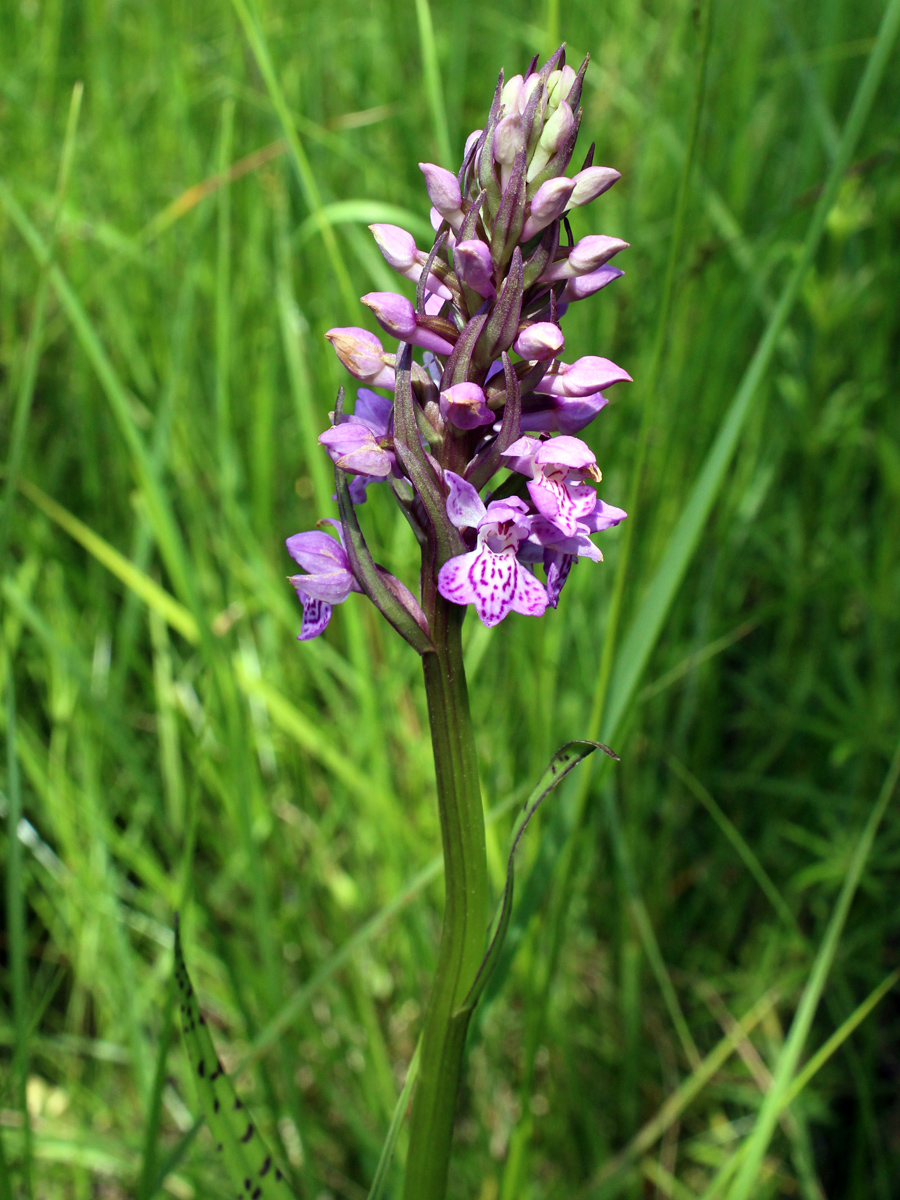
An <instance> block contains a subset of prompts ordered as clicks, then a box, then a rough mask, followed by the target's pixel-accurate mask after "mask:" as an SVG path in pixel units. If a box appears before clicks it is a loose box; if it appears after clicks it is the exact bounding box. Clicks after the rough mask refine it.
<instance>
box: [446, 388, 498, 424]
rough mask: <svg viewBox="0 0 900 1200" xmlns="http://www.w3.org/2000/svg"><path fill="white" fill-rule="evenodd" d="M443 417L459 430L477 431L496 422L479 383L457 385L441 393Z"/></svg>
mask: <svg viewBox="0 0 900 1200" xmlns="http://www.w3.org/2000/svg"><path fill="white" fill-rule="evenodd" d="M441 416H442V417H443V418H444V420H445V421H449V422H450V424H451V425H455V426H456V428H457V429H477V428H478V426H479V425H490V424H491V423H492V422H493V421H494V420H495V416H494V414H493V413H492V412H491V410H490V409H489V408H488V406H487V402H486V400H485V398H484V392H483V391H482V390H481V388H480V387H479V386H478V384H477V383H455V384H454V385H453V387H450V388H447V390H446V391H445V392H441Z"/></svg>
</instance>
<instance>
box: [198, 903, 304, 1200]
mask: <svg viewBox="0 0 900 1200" xmlns="http://www.w3.org/2000/svg"><path fill="white" fill-rule="evenodd" d="M175 982H176V984H177V986H178V999H179V1004H180V1011H181V1031H182V1033H183V1035H184V1044H185V1049H186V1050H187V1054H188V1059H189V1060H190V1064H191V1069H192V1072H193V1075H194V1080H195V1082H196V1085H197V1095H198V1097H199V1101H200V1107H201V1109H202V1110H203V1115H204V1117H205V1118H206V1123H207V1125H208V1126H209V1131H210V1133H211V1134H212V1136H213V1141H214V1142H215V1144H216V1149H217V1150H218V1151H219V1153H220V1154H221V1156H222V1159H223V1162H224V1164H225V1169H226V1171H227V1172H228V1176H229V1179H230V1181H231V1184H232V1186H233V1188H234V1191H233V1192H232V1195H233V1196H236V1197H238V1198H239V1200H296V1196H295V1193H294V1192H293V1190H292V1189H291V1188H290V1187H289V1186H288V1183H287V1181H286V1180H285V1178H284V1175H283V1174H282V1172H281V1170H280V1168H279V1167H278V1166H276V1164H275V1161H274V1159H273V1158H272V1155H271V1153H270V1152H269V1149H268V1147H267V1146H266V1144H265V1142H264V1141H263V1139H262V1137H261V1135H260V1132H259V1130H258V1129H257V1128H256V1125H255V1124H254V1122H253V1120H252V1118H251V1117H250V1115H249V1113H248V1112H247V1110H246V1108H244V1105H243V1104H242V1102H241V1100H240V1099H239V1097H238V1095H237V1093H236V1092H235V1090H234V1087H233V1086H232V1083H231V1080H230V1079H229V1078H228V1076H227V1075H226V1074H225V1071H224V1070H223V1068H222V1064H221V1063H220V1062H219V1058H218V1055H217V1054H216V1051H215V1047H214V1046H213V1043H212V1038H211V1037H210V1035H209V1030H208V1029H207V1027H206V1019H205V1017H204V1016H203V1014H202V1013H201V1011H200V1006H199V1004H198V1003H197V996H196V994H195V992H194V989H193V987H192V986H191V981H190V978H189V976H188V973H187V967H186V966H185V963H184V956H183V954H182V952H181V938H180V936H179V930H178V922H177V921H176V923H175Z"/></svg>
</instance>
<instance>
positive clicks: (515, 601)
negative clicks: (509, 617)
mask: <svg viewBox="0 0 900 1200" xmlns="http://www.w3.org/2000/svg"><path fill="white" fill-rule="evenodd" d="M549 603H550V597H549V596H548V595H547V589H546V588H545V587H544V585H543V584H542V583H541V581H540V580H539V579H536V578H535V576H534V575H532V574H531V572H530V571H529V570H527V569H526V568H525V567H523V566H522V564H521V563H516V576H515V590H514V591H513V597H512V608H513V610H514V611H515V612H517V613H523V614H524V615H525V616H526V617H542V616H543V615H544V612H545V611H546V608H547V605H548V604H549Z"/></svg>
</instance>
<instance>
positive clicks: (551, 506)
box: [528, 475, 597, 537]
mask: <svg viewBox="0 0 900 1200" xmlns="http://www.w3.org/2000/svg"><path fill="white" fill-rule="evenodd" d="M528 493H529V495H530V496H531V499H532V501H533V502H534V507H535V508H536V509H537V510H538V512H539V513H541V515H542V516H544V517H546V518H547V520H548V521H552V522H553V523H554V524H555V525H557V526H558V527H559V530H560V532H561V533H562V534H563V536H565V537H573V536H574V534H575V532H576V530H577V528H578V521H579V519H580V518H582V517H586V516H587V514H588V513H590V512H592V511H593V509H594V505H595V504H596V503H597V493H596V492H595V491H594V489H593V488H592V487H590V486H589V485H588V484H585V483H569V482H568V481H567V480H564V481H558V480H555V479H544V478H543V476H540V475H539V476H537V478H535V479H529V481H528Z"/></svg>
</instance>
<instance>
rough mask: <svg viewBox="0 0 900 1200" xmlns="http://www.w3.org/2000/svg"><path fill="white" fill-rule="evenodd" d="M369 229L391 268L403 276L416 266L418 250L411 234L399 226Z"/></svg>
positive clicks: (379, 226) (371, 226) (380, 226)
mask: <svg viewBox="0 0 900 1200" xmlns="http://www.w3.org/2000/svg"><path fill="white" fill-rule="evenodd" d="M369 228H370V229H371V230H372V236H373V237H374V239H375V241H376V242H377V243H378V249H379V250H380V251H381V253H382V254H383V255H384V258H385V262H386V263H387V264H388V266H389V267H393V268H394V270H395V271H399V272H400V274H401V275H402V274H403V273H404V271H408V270H409V269H410V267H414V266H415V265H416V255H417V254H418V249H417V247H416V239H415V238H414V237H413V235H412V234H411V233H407V232H406V230H405V229H401V228H400V226H399V225H370V226H369Z"/></svg>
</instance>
